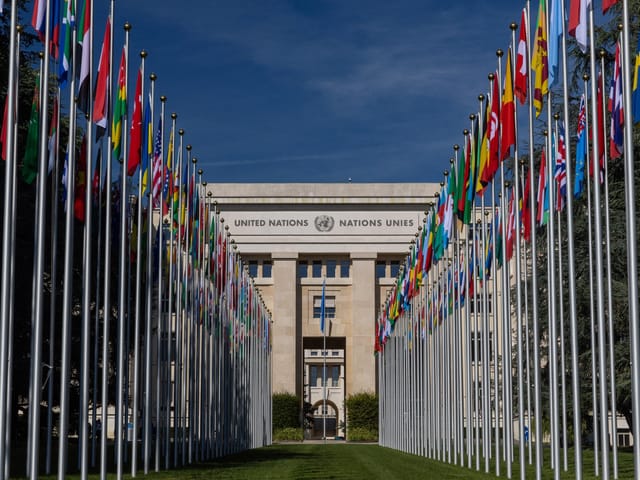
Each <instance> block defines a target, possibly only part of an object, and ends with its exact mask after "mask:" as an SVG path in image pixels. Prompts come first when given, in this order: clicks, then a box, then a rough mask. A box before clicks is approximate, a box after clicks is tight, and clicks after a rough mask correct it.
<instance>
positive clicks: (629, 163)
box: [12, 0, 640, 477]
mask: <svg viewBox="0 0 640 480" xmlns="http://www.w3.org/2000/svg"><path fill="white" fill-rule="evenodd" d="M12 14H13V9H12ZM622 22H623V27H624V28H623V29H622V52H624V53H623V55H624V57H623V62H622V74H623V78H624V81H623V82H622V88H623V97H624V101H623V104H624V105H626V108H625V109H624V125H625V126H626V132H625V135H624V178H625V205H626V222H625V225H626V234H627V272H628V275H627V277H628V279H629V295H628V298H629V328H630V333H631V348H630V350H631V354H630V357H631V371H632V374H631V403H632V407H631V408H632V411H633V412H640V385H639V379H640V325H638V278H637V275H636V272H637V271H638V256H637V248H638V247H637V244H636V242H637V240H636V233H635V232H636V225H635V218H636V213H635V212H636V205H635V201H636V198H635V183H634V181H635V177H634V158H635V157H634V145H633V135H632V134H631V132H632V130H633V129H632V127H631V126H632V125H633V121H632V118H631V108H630V106H631V83H630V81H629V80H630V79H631V71H630V66H631V65H630V64H631V62H630V58H629V51H630V50H629V32H630V27H631V26H630V22H629V1H628V0H622ZM632 431H634V432H640V415H638V414H636V415H634V416H633V428H632ZM633 452H634V455H633V465H634V472H635V476H636V477H640V442H634V444H633Z"/></svg>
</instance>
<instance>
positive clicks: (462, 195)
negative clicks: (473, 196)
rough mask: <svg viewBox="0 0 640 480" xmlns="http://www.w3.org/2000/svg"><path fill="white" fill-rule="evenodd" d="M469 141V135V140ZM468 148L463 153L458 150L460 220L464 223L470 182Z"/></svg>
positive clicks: (458, 207) (458, 205) (458, 206)
mask: <svg viewBox="0 0 640 480" xmlns="http://www.w3.org/2000/svg"><path fill="white" fill-rule="evenodd" d="M466 141H468V137H467V140H466ZM467 150H468V149H463V153H462V154H460V150H458V151H457V152H456V154H457V155H458V157H459V158H458V192H457V197H458V204H457V209H458V220H459V221H460V224H461V225H462V224H464V210H465V203H466V198H467V189H466V186H467V184H468V183H469V162H468V161H467V160H468V158H467V154H466V152H467Z"/></svg>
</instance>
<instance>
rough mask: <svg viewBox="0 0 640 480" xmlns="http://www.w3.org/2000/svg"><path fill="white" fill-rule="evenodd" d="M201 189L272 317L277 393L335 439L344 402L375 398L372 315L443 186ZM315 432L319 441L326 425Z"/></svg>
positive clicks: (295, 185) (235, 186) (306, 185)
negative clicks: (308, 408)
mask: <svg viewBox="0 0 640 480" xmlns="http://www.w3.org/2000/svg"><path fill="white" fill-rule="evenodd" d="M206 189H207V198H208V199H209V200H210V201H216V202H217V203H218V209H219V210H220V212H221V217H222V218H223V219H224V225H225V229H227V227H228V229H227V231H228V232H229V233H230V237H231V239H233V241H234V242H235V245H237V249H238V251H239V252H240V255H241V257H242V259H243V262H244V264H245V265H247V266H248V268H249V272H250V274H251V276H252V277H253V278H254V280H255V284H256V285H257V286H258V288H259V290H260V292H261V294H262V298H263V300H264V302H265V304H266V306H267V308H268V309H270V311H271V314H272V319H273V339H272V343H273V351H272V359H273V365H272V372H273V380H272V385H273V392H274V393H275V392H290V393H295V394H296V395H298V396H299V397H300V398H304V399H305V401H307V402H310V403H311V404H312V405H313V408H314V414H315V417H316V419H317V418H318V417H322V416H323V415H325V418H326V425H327V436H334V435H340V431H339V429H338V426H339V425H340V422H342V421H344V400H345V398H346V396H348V395H351V394H353V393H359V392H374V391H376V362H375V357H374V352H373V346H374V326H375V320H376V316H377V314H378V311H377V310H378V308H379V307H380V304H381V303H383V302H384V300H385V298H386V295H387V292H388V290H389V289H390V288H391V286H392V285H393V282H394V279H395V278H396V276H397V274H398V270H399V268H400V265H401V263H402V261H403V260H404V258H405V257H406V255H407V252H408V250H409V247H410V242H411V240H412V239H414V238H415V234H416V233H417V232H418V227H419V226H420V225H422V224H423V219H424V217H425V213H424V211H425V208H426V206H427V204H428V203H429V202H432V201H433V200H434V194H435V193H436V192H437V191H439V189H440V186H439V185H438V184H425V183H405V184H355V183H344V184H342V183H341V184H329V183H325V184H311V183H286V184H284V183H283V184H267V183H264V184H263V183H260V184H208V185H207V187H206ZM209 192H211V195H209ZM323 282H324V283H325V319H326V320H325V321H326V326H325V331H326V338H325V340H326V349H324V348H323V336H322V332H321V330H320V313H321V298H322V288H323ZM325 364H326V369H327V370H326V376H323V374H322V369H323V365H325ZM323 377H324V378H326V385H323V383H322V382H323ZM325 387H326V411H324V412H323V411H322V405H323V395H324V393H323V392H324V391H325ZM314 424H315V425H316V427H315V428H316V429H317V428H318V425H320V427H319V428H320V431H319V432H318V431H316V432H314V433H315V435H316V436H319V435H321V434H322V431H321V429H322V425H323V422H319V421H315V422H314Z"/></svg>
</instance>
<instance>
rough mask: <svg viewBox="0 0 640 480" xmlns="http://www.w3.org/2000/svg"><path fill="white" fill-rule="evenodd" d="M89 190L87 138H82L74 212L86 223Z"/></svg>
mask: <svg viewBox="0 0 640 480" xmlns="http://www.w3.org/2000/svg"><path fill="white" fill-rule="evenodd" d="M86 189H87V137H86V136H85V137H82V145H81V146H80V155H78V165H77V171H76V191H75V197H74V201H73V212H74V214H75V217H76V218H77V219H78V220H80V221H81V222H84V211H85V201H84V200H85V199H84V197H85V192H86Z"/></svg>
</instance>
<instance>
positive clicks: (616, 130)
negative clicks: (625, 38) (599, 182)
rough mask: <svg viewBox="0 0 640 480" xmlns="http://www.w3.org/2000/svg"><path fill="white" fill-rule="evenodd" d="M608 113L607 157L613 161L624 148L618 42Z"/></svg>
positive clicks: (620, 66)
mask: <svg viewBox="0 0 640 480" xmlns="http://www.w3.org/2000/svg"><path fill="white" fill-rule="evenodd" d="M609 112H611V135H610V137H609V149H610V155H609V156H610V157H611V159H614V158H619V157H620V156H621V155H622V150H623V147H624V145H623V142H624V132H623V126H624V110H623V107H622V65H621V62H620V42H618V43H617V44H616V60H615V63H614V67H613V74H612V76H611V89H610V90H609ZM603 148H604V147H603Z"/></svg>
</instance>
